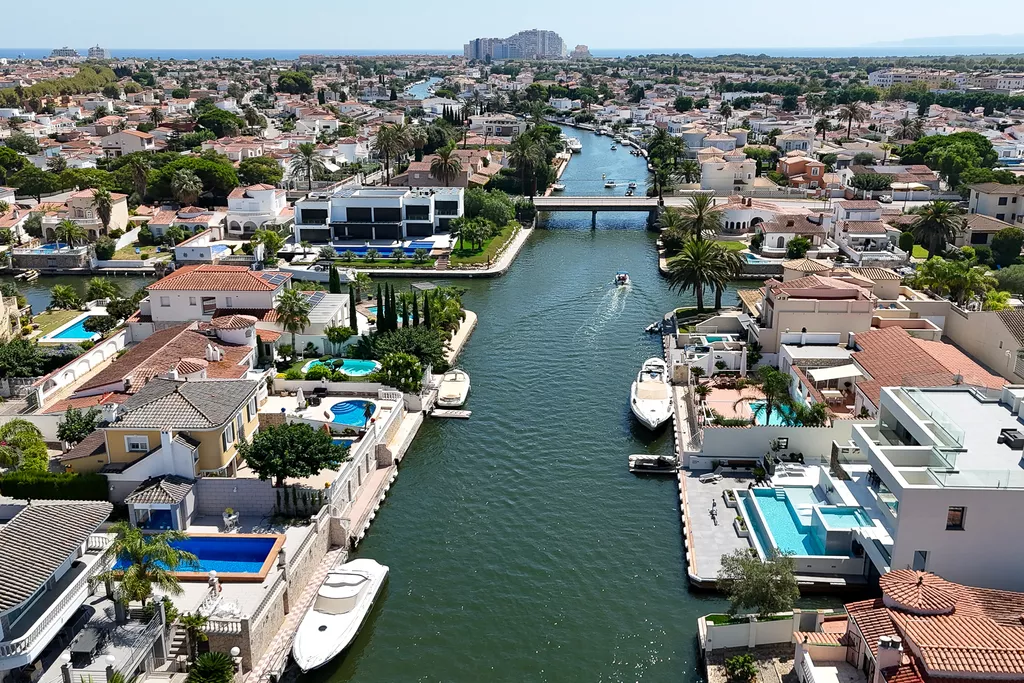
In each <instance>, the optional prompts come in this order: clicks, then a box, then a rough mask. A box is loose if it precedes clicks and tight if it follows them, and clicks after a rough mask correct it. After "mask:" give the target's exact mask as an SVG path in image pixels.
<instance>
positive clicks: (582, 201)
mask: <svg viewBox="0 0 1024 683" xmlns="http://www.w3.org/2000/svg"><path fill="white" fill-rule="evenodd" d="M533 205H534V206H535V207H537V211H545V212H548V213H554V212H555V211H589V212H590V214H591V222H592V224H593V225H594V226H595V227H596V226H597V214H598V212H599V211H633V212H646V213H647V225H648V226H653V225H654V222H655V221H656V220H657V218H658V214H659V213H660V212H661V207H660V206H659V205H658V198H657V197H564V196H549V197H535V198H534V200H533Z"/></svg>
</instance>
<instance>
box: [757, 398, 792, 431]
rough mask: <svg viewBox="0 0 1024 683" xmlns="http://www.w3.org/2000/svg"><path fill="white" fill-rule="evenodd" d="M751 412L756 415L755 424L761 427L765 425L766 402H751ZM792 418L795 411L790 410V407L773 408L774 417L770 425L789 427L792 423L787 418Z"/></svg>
mask: <svg viewBox="0 0 1024 683" xmlns="http://www.w3.org/2000/svg"><path fill="white" fill-rule="evenodd" d="M750 410H751V412H753V413H754V423H755V424H759V425H763V424H764V423H765V421H764V413H765V403H764V401H751V402H750ZM792 417H793V409H792V408H790V407H789V406H785V405H784V406H772V415H771V418H770V419H769V421H768V424H769V425H771V426H772V427H781V426H783V425H788V424H790V422H789V421H787V420H786V418H792Z"/></svg>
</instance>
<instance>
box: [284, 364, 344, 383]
mask: <svg viewBox="0 0 1024 683" xmlns="http://www.w3.org/2000/svg"><path fill="white" fill-rule="evenodd" d="M332 374H333V372H332V370H331V368H330V367H328V366H326V365H314V366H313V367H311V368H310V369H309V370H307V371H306V379H311V380H321V379H330V378H331V375H332ZM288 379H291V378H290V377H289V378H288Z"/></svg>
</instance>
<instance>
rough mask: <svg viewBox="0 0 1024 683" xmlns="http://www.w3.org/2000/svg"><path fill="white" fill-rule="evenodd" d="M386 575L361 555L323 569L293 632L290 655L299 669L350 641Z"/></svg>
mask: <svg viewBox="0 0 1024 683" xmlns="http://www.w3.org/2000/svg"><path fill="white" fill-rule="evenodd" d="M387 577H388V568H387V567H386V566H385V565H383V564H380V563H379V562H376V561H374V560H370V559H365V558H360V559H358V560H352V561H351V562H346V563H344V564H341V565H336V566H334V567H332V568H331V570H330V571H328V572H327V577H326V578H325V579H324V582H323V583H322V584H320V588H319V590H317V593H316V599H315V601H314V602H313V606H312V607H310V609H309V611H308V612H306V616H304V617H303V618H302V621H301V622H300V623H299V628H298V630H297V631H296V633H295V642H294V643H293V644H292V657H294V658H295V663H296V664H298V665H299V668H300V669H302V670H303V671H310V670H312V669H315V668H317V667H320V666H323V665H324V664H326V663H327V662H329V661H331V660H332V659H334V658H335V657H337V656H338V655H339V654H341V653H342V652H343V651H344V650H345V648H347V647H348V646H349V645H351V644H352V641H353V640H355V638H356V635H358V633H359V629H360V628H361V627H362V625H363V622H364V621H366V616H367V615H368V614H369V613H370V608H372V607H373V602H374V600H376V599H377V595H378V593H380V589H381V587H382V586H383V585H384V580H385V579H387Z"/></svg>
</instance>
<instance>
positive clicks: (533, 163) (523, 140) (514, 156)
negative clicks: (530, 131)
mask: <svg viewBox="0 0 1024 683" xmlns="http://www.w3.org/2000/svg"><path fill="white" fill-rule="evenodd" d="M542 154H543V151H542V150H541V148H540V145H539V144H537V142H536V141H535V140H534V139H533V138H532V137H530V136H528V135H525V134H521V135H519V136H517V137H516V138H515V139H514V140H512V144H511V145H509V161H510V162H511V163H512V165H513V166H515V168H516V170H518V171H519V174H520V180H521V182H522V193H523V194H524V195H525V194H527V188H526V176H527V173H530V172H532V171H533V169H534V168H536V167H537V165H539V164H540V163H542V162H541V159H542V157H541V155H542ZM536 186H537V183H536V179H535V180H534V182H533V183H531V184H530V189H529V196H530V199H531V200H532V199H533V195H534V192H535V191H536Z"/></svg>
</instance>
